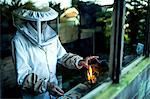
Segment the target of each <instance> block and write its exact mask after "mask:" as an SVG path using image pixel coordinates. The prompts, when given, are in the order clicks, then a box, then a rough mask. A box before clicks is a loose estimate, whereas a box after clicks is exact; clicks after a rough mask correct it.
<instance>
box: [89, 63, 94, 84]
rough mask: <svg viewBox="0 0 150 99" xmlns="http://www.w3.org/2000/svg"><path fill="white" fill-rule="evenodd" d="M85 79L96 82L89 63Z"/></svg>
mask: <svg viewBox="0 0 150 99" xmlns="http://www.w3.org/2000/svg"><path fill="white" fill-rule="evenodd" d="M87 79H88V81H89V82H91V83H96V76H95V75H93V70H92V67H91V66H90V65H89V68H88V70H87Z"/></svg>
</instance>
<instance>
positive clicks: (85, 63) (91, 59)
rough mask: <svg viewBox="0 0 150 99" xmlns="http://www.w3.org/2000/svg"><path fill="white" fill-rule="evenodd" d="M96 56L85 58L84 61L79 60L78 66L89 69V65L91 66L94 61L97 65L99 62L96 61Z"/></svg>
mask: <svg viewBox="0 0 150 99" xmlns="http://www.w3.org/2000/svg"><path fill="white" fill-rule="evenodd" d="M98 58H99V57H98V56H89V57H86V58H85V59H84V60H81V61H80V62H79V66H83V67H85V68H87V69H88V68H89V64H92V63H93V62H94V61H96V62H97V63H99V60H98Z"/></svg>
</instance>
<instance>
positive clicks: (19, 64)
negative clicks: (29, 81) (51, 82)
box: [12, 38, 31, 85]
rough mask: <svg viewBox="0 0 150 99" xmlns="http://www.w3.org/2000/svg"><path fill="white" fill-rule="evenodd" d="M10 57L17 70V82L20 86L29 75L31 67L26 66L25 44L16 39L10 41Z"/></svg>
mask: <svg viewBox="0 0 150 99" xmlns="http://www.w3.org/2000/svg"><path fill="white" fill-rule="evenodd" d="M12 55H13V61H14V64H15V66H16V70H17V82H18V84H19V85H22V83H23V81H24V78H25V77H26V76H27V75H28V74H30V73H31V67H30V66H29V65H28V54H27V51H26V48H25V44H23V43H22V41H21V40H19V39H16V38H14V39H13V40H12Z"/></svg>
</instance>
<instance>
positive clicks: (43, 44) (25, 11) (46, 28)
mask: <svg viewBox="0 0 150 99" xmlns="http://www.w3.org/2000/svg"><path fill="white" fill-rule="evenodd" d="M47 5H48V3H45V4H42V7H41V6H38V7H37V6H36V3H26V4H25V5H24V6H22V7H21V8H19V9H17V10H14V11H13V19H14V25H15V27H16V28H17V32H16V35H15V36H14V38H13V39H12V54H13V59H14V63H15V66H16V70H17V82H18V85H20V86H21V88H22V90H23V91H22V93H23V98H27V99H30V98H32V99H34V98H36V99H49V98H52V97H53V98H54V96H61V95H63V94H64V92H63V90H62V89H60V88H59V87H58V86H57V84H58V81H57V78H56V75H55V74H56V64H57V63H60V64H62V65H63V66H65V67H67V68H69V69H81V68H82V67H83V66H84V67H86V66H87V65H86V64H87V61H89V60H92V59H94V58H97V57H96V56H91V57H88V58H86V59H85V60H84V61H83V58H82V57H80V56H78V55H76V54H72V53H67V52H66V50H65V49H64V48H63V46H62V45H61V42H60V40H59V38H58V35H57V33H56V32H55V31H54V30H53V29H52V28H51V27H50V25H48V21H50V20H53V19H56V18H57V16H58V13H57V12H56V11H55V10H54V9H52V8H50V7H48V6H47Z"/></svg>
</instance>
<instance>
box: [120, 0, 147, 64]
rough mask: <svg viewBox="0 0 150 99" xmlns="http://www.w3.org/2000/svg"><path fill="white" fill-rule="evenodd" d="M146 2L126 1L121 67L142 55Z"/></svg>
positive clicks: (141, 0) (140, 0)
mask: <svg viewBox="0 0 150 99" xmlns="http://www.w3.org/2000/svg"><path fill="white" fill-rule="evenodd" d="M147 5H148V0H126V13H125V15H126V19H125V25H124V28H125V34H124V55H123V56H124V57H123V66H126V65H127V64H129V63H130V62H131V61H133V60H134V59H136V58H137V57H139V56H141V55H142V54H143V49H144V43H145V37H144V36H145V32H146V14H147Z"/></svg>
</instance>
